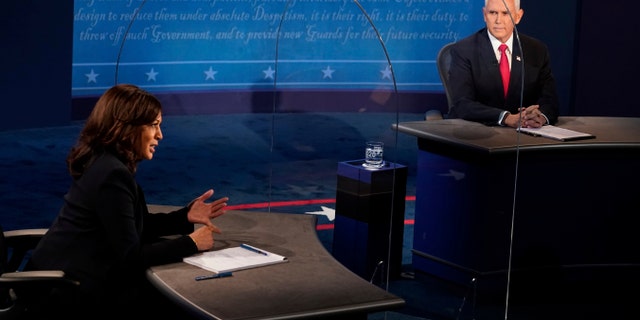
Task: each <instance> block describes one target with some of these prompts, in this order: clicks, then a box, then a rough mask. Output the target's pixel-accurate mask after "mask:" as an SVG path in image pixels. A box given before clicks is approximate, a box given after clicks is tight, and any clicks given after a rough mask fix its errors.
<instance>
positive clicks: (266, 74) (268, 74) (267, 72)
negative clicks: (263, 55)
mask: <svg viewBox="0 0 640 320" xmlns="http://www.w3.org/2000/svg"><path fill="white" fill-rule="evenodd" d="M262 72H264V78H265V79H273V74H274V73H276V71H275V70H273V69H271V66H269V69H267V70H262Z"/></svg>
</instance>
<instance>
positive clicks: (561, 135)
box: [518, 125, 595, 141]
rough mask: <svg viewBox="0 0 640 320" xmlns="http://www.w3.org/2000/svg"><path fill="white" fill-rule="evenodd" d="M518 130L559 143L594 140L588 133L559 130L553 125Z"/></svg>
mask: <svg viewBox="0 0 640 320" xmlns="http://www.w3.org/2000/svg"><path fill="white" fill-rule="evenodd" d="M518 130H520V131H521V132H524V133H527V134H530V135H534V136H541V137H545V138H550V139H555V140H560V141H570V140H578V139H589V138H595V136H594V135H592V134H590V133H585V132H579V131H575V130H570V129H566V128H560V127H556V126H553V125H545V126H542V127H540V128H519V129H518Z"/></svg>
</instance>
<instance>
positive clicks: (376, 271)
mask: <svg viewBox="0 0 640 320" xmlns="http://www.w3.org/2000/svg"><path fill="white" fill-rule="evenodd" d="M383 263H384V261H382V260H380V261H378V264H376V267H375V269H373V274H372V275H371V280H369V283H373V278H375V277H376V273H378V268H380V266H381V265H382V264H383Z"/></svg>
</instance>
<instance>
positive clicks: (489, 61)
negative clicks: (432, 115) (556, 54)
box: [448, 28, 559, 125]
mask: <svg viewBox="0 0 640 320" xmlns="http://www.w3.org/2000/svg"><path fill="white" fill-rule="evenodd" d="M519 37H520V41H521V42H522V50H523V51H524V54H523V53H522V52H520V48H519V46H518V39H517V37H515V36H514V40H513V48H511V52H512V54H511V56H512V62H511V76H510V81H509V90H508V92H507V97H506V98H505V97H504V91H503V88H502V77H501V76H500V68H499V66H498V61H497V59H496V54H495V53H494V51H493V47H492V46H491V41H490V40H489V33H488V31H487V29H486V28H483V29H481V30H479V31H478V32H476V33H474V34H472V35H470V36H468V37H466V38H464V39H462V40H460V41H458V42H457V43H455V44H454V45H453V48H452V49H451V67H450V70H449V81H448V87H449V89H450V92H451V98H452V99H451V101H452V106H451V109H450V110H449V115H448V117H449V118H462V119H465V120H470V121H476V122H482V123H485V124H488V125H496V124H497V123H498V118H499V117H500V114H501V113H502V111H504V110H507V111H509V112H511V113H517V112H518V108H519V107H525V108H526V107H528V106H530V105H535V104H538V105H540V110H541V111H542V113H544V114H545V115H546V116H547V118H548V119H549V122H551V124H555V123H556V121H557V119H558V112H559V111H558V109H559V107H558V104H559V99H558V92H557V89H556V82H555V79H554V77H553V74H552V72H551V65H550V58H549V52H548V49H547V47H546V45H545V44H544V43H542V42H541V41H539V40H537V39H534V38H531V37H528V36H526V35H523V34H520V35H519ZM523 62H524V75H525V77H524V79H525V80H524V83H525V85H524V94H523V95H522V96H523V100H522V103H521V102H520V96H521V86H522V64H523Z"/></svg>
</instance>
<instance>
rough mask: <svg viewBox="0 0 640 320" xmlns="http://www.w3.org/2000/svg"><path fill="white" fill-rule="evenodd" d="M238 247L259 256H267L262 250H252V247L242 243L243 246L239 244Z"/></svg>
mask: <svg viewBox="0 0 640 320" xmlns="http://www.w3.org/2000/svg"><path fill="white" fill-rule="evenodd" d="M240 247H242V248H244V249H247V250H249V251H253V252H255V253H259V254H261V255H265V256H267V255H268V254H267V253H266V252H264V251H262V250H258V249H256V248H254V247H252V246H249V245H246V244H244V243H243V244H241V245H240Z"/></svg>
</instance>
